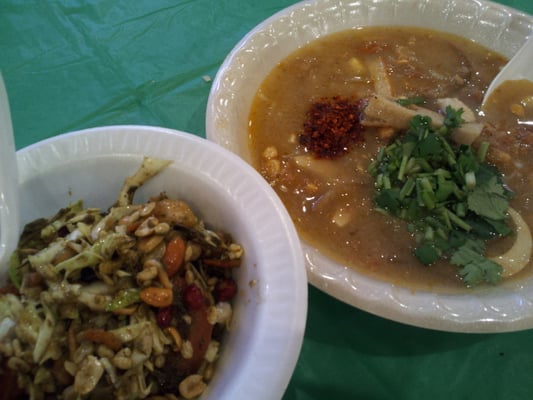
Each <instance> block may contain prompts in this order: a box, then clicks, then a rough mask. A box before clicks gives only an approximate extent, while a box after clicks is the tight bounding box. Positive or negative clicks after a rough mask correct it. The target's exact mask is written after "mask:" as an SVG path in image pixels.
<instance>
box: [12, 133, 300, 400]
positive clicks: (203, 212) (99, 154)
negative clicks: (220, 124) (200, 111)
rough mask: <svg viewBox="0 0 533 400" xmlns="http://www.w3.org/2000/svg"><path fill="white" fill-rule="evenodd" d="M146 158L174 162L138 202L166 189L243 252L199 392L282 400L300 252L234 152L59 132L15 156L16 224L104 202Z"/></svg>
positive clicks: (160, 137) (295, 337) (271, 200)
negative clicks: (214, 360)
mask: <svg viewBox="0 0 533 400" xmlns="http://www.w3.org/2000/svg"><path fill="white" fill-rule="evenodd" d="M143 156H151V157H157V158H163V159H170V160H172V161H173V163H172V164H171V165H170V166H169V167H167V168H166V169H165V170H164V171H163V172H162V173H161V174H159V175H157V176H156V177H154V178H153V179H152V180H150V181H149V182H148V183H146V184H145V185H144V186H143V187H141V189H139V190H138V192H137V194H136V197H135V200H136V201H144V200H146V199H147V198H148V197H150V196H152V195H154V194H159V193H160V192H162V191H165V192H166V193H167V194H168V195H169V196H172V197H174V196H176V197H179V198H181V199H183V200H185V201H187V202H189V203H190V204H191V205H192V207H193V209H194V210H195V211H196V212H197V213H198V215H199V216H200V217H201V218H202V219H203V220H204V221H206V222H207V223H209V224H212V225H214V226H216V227H219V228H222V229H224V230H225V231H227V232H229V233H231V234H232V235H233V236H234V238H235V240H236V241H237V242H238V243H241V244H242V245H243V247H244V250H245V256H244V263H243V266H242V267H241V268H239V269H238V270H237V272H236V275H237V283H238V285H239V293H238V295H237V297H236V299H235V313H234V319H233V323H232V325H231V331H230V332H229V334H228V335H227V336H226V339H227V340H226V342H225V343H224V347H223V349H222V354H221V358H220V360H219V361H218V364H217V366H216V370H215V376H214V378H213V380H212V381H211V382H210V384H209V386H208V390H207V392H206V393H204V395H203V396H202V399H274V398H281V397H282V395H283V393H284V391H285V389H286V386H287V385H288V382H289V380H290V377H291V375H292V372H293V369H294V367H295V365H296V361H297V358H298V355H299V352H300V348H301V344H302V340H303V335H304V329H305V321H306V311H307V279H306V271H305V265H304V259H303V255H302V251H301V247H300V242H299V240H298V237H297V234H296V232H295V230H294V226H293V225H292V222H291V220H290V218H289V216H288V214H287V212H286V210H285V208H284V207H283V205H282V204H281V202H280V201H279V199H278V197H277V196H276V194H275V193H274V191H273V190H272V189H271V188H270V186H269V185H268V184H266V182H265V181H264V180H263V179H262V178H261V176H260V175H259V174H257V173H256V171H255V170H253V168H251V167H250V166H249V165H248V164H246V163H245V162H243V161H242V160H241V159H240V158H238V157H237V156H236V155H234V154H233V153H231V152H229V151H227V150H225V149H224V148H222V147H220V146H217V145H216V144H214V143H211V142H209V141H207V140H205V139H202V138H200V137H197V136H194V135H191V134H188V133H184V132H178V131H174V130H170V129H163V128H156V127H146V126H115V127H102V128H95V129H88V130H84V131H78V132H73V133H69V134H65V135H60V136H57V137H54V138H52V139H48V140H45V141H43V142H40V143H37V144H34V145H32V146H29V147H27V148H25V149H22V150H20V151H19V152H18V154H17V157H18V168H19V174H20V189H21V192H20V200H21V220H22V222H23V223H27V222H29V221H32V220H34V219H35V218H39V217H44V216H49V215H52V214H54V213H55V212H57V211H58V210H59V209H60V208H62V207H65V206H66V205H68V204H69V203H70V202H72V201H76V200H78V199H83V200H84V204H85V206H87V207H100V208H103V209H107V207H109V206H111V205H112V204H113V203H114V201H115V200H116V196H117V195H118V191H119V190H120V187H121V186H122V183H123V181H124V179H125V178H126V177H127V176H129V175H131V174H132V173H133V172H135V170H136V169H137V168H138V167H139V166H140V164H141V162H142V158H143ZM4 274H5V271H4ZM251 282H254V283H255V284H251Z"/></svg>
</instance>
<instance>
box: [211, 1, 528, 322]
mask: <svg viewBox="0 0 533 400" xmlns="http://www.w3.org/2000/svg"><path fill="white" fill-rule="evenodd" d="M369 25H373V26H378V25H382V26H385V25H400V26H417V27H423V28H431V29H435V30H440V31H443V32H450V33H454V34H457V35H461V36H465V37H468V38H470V39H472V40H474V41H476V42H478V43H480V44H481V45H484V46H486V47H488V48H490V49H492V50H494V51H496V52H498V53H500V54H503V55H505V56H507V57H511V56H512V55H513V54H514V53H515V52H516V51H517V50H518V49H519V48H520V47H521V45H522V44H523V43H524V42H525V40H526V39H527V37H528V36H529V35H531V33H532V30H533V17H531V16H530V15H527V14H524V13H522V12H519V11H517V10H514V9H512V8H509V7H505V6H503V5H500V4H496V3H492V2H488V1H481V0H443V1H434V0H358V1H350V0H313V1H302V2H300V3H297V4H295V5H293V6H291V7H288V8H286V9H284V10H282V11H280V12H279V13H277V14H275V15H273V16H272V17H270V18H268V19H267V20H265V21H264V22H262V23H260V24H259V25H258V26H256V27H255V28H254V29H252V30H251V31H250V32H249V33H248V34H247V35H246V36H245V37H244V38H243V39H242V40H241V41H240V42H239V43H238V44H237V45H236V46H235V47H234V49H233V50H232V51H231V52H230V54H229V55H228V56H227V58H226V59H225V61H224V62H223V64H222V66H221V68H220V69H219V71H218V73H217V75H216V77H215V79H214V80H213V86H212V89H211V92H210V95H209V100H208V104H207V113H206V114H207V115H206V132H207V138H208V139H209V140H212V141H214V142H216V143H218V144H220V145H222V146H224V147H226V148H227V149H229V150H231V151H232V152H234V153H236V154H238V155H239V156H240V157H242V158H243V159H244V160H246V161H248V162H250V152H249V149H248V132H247V129H248V113H249V110H250V106H251V102H252V99H253V97H254V95H255V93H256V91H257V89H258V88H259V85H260V84H261V82H262V81H263V79H264V78H265V76H266V75H267V74H268V73H269V72H270V71H271V69H272V68H273V67H274V66H275V65H276V64H277V63H278V62H279V61H281V60H282V59H283V58H285V57H286V56H287V55H289V54H290V53H292V52H293V51H294V50H296V49H297V48H299V47H301V46H303V45H305V44H307V43H309V42H311V41H312V40H314V39H316V38H319V37H322V36H324V35H327V34H329V33H333V32H337V31H341V30H345V29H351V28H357V27H363V26H369ZM302 245H303V248H304V253H305V257H306V263H307V271H308V277H309V281H310V283H311V284H313V285H314V286H316V287H318V288H319V289H321V290H323V291H324V292H326V293H328V294H330V295H332V296H334V297H335V298H337V299H339V300H342V301H344V302H346V303H348V304H350V305H353V306H355V307H358V308H360V309H363V310H365V311H368V312H371V313H374V314H376V315H379V316H382V317H385V318H389V319H392V320H395V321H399V322H403V323H407V324H411V325H415V326H420V327H425V328H431V329H438V330H445V331H457V332H503V331H514V330H521V329H528V328H532V327H533V279H528V280H525V281H521V282H518V283H505V284H502V285H500V286H498V287H496V288H489V289H487V290H476V291H471V292H469V293H465V294H461V295H439V294H435V293H431V292H424V291H417V292H413V291H412V290H410V289H408V288H404V287H399V286H396V285H392V284H388V283H386V282H383V281H378V280H375V279H371V278H369V277H367V276H365V275H363V274H361V273H358V272H355V271H354V270H352V269H350V268H347V267H346V266H343V265H341V264H339V263H337V262H335V261H333V260H331V259H329V258H327V257H325V256H324V255H323V254H321V253H320V251H318V250H317V249H316V248H314V247H312V246H310V245H308V244H307V243H305V242H303V243H302Z"/></svg>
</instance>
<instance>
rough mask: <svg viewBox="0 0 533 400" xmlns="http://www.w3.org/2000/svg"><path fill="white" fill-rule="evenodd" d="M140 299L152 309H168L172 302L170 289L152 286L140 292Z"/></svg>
mask: <svg viewBox="0 0 533 400" xmlns="http://www.w3.org/2000/svg"><path fill="white" fill-rule="evenodd" d="M140 297H141V300H142V301H144V302H145V303H146V304H148V305H150V306H153V307H168V306H170V305H171V304H172V300H173V294H172V289H170V288H159V287H153V286H152V287H147V288H145V289H143V290H141V293H140Z"/></svg>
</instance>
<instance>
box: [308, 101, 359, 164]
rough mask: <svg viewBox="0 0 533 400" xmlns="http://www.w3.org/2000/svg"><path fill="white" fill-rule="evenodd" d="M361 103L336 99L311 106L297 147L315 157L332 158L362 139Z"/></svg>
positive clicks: (346, 150)
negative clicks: (302, 147)
mask: <svg viewBox="0 0 533 400" xmlns="http://www.w3.org/2000/svg"><path fill="white" fill-rule="evenodd" d="M361 106H362V103H361V102H360V101H353V100H349V99H345V98H341V97H339V96H335V97H332V98H331V99H322V100H320V101H318V102H316V103H313V105H312V106H311V108H310V110H309V112H308V114H307V120H306V121H305V122H304V129H303V133H302V134H301V135H300V138H299V140H300V144H301V145H303V146H305V147H306V149H307V150H308V151H310V152H311V153H313V154H314V155H315V156H316V157H318V158H328V159H334V158H337V157H340V156H341V155H343V154H344V153H346V152H348V150H349V149H350V146H351V145H352V144H353V143H357V142H361V141H362V140H363V137H362V132H363V128H362V126H361V124H360V114H361Z"/></svg>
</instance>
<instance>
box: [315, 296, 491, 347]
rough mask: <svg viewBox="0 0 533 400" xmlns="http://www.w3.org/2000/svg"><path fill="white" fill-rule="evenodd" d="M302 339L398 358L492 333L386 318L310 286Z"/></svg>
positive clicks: (470, 342)
mask: <svg viewBox="0 0 533 400" xmlns="http://www.w3.org/2000/svg"><path fill="white" fill-rule="evenodd" d="M309 290H310V301H312V304H310V307H309V311H308V317H307V326H308V327H310V329H309V328H308V329H307V332H306V340H308V341H312V342H316V343H324V344H326V343H328V344H330V343H331V339H332V331H334V332H335V335H334V336H335V346H336V347H338V348H343V349H349V350H350V351H353V352H357V353H362V354H368V355H373V356H380V355H383V356H387V357H402V356H415V355H423V354H427V353H432V354H434V353H439V352H449V351H456V350H460V349H461V348H465V347H469V346H471V345H473V344H475V343H479V342H482V341H485V340H488V339H490V338H491V337H492V336H494V335H495V334H472V333H455V332H446V331H438V330H432V329H426V328H419V327H415V326H411V325H407V324H403V323H399V322H396V321H392V320H388V319H385V318H381V317H378V316H375V315H373V314H370V313H368V312H366V311H362V310H359V309H357V308H355V307H352V306H350V305H348V304H345V303H342V302H340V301H338V300H336V299H334V298H333V297H331V296H328V295H327V294H325V293H324V292H322V291H320V290H318V289H316V288H314V287H310V289H309Z"/></svg>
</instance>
